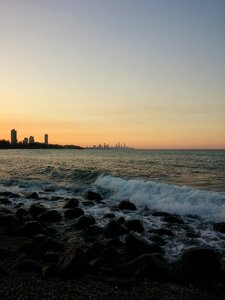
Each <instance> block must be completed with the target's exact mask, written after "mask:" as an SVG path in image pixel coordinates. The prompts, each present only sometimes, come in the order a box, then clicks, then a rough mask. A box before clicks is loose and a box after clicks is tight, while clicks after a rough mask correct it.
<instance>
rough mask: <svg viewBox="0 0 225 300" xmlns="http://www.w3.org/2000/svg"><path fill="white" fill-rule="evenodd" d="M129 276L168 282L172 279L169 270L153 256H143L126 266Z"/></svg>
mask: <svg viewBox="0 0 225 300" xmlns="http://www.w3.org/2000/svg"><path fill="white" fill-rule="evenodd" d="M124 272H125V274H127V276H132V275H133V276H135V277H140V278H150V279H151V280H157V281H166V280H170V279H171V273H170V270H169V268H168V267H167V266H166V265H165V263H162V262H161V261H160V260H159V259H158V258H157V257H155V256H154V255H153V254H143V255H141V256H139V257H137V258H136V259H134V260H133V261H131V262H129V263H128V264H127V265H125V266H124Z"/></svg>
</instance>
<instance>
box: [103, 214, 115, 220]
mask: <svg viewBox="0 0 225 300" xmlns="http://www.w3.org/2000/svg"><path fill="white" fill-rule="evenodd" d="M104 218H105V219H113V218H115V214H113V213H108V214H105V215H104Z"/></svg>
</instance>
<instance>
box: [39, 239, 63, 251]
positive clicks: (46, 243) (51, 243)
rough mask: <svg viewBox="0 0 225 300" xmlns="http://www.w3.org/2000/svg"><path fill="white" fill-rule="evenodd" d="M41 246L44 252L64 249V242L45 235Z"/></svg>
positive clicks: (41, 240)
mask: <svg viewBox="0 0 225 300" xmlns="http://www.w3.org/2000/svg"><path fill="white" fill-rule="evenodd" d="M39 247H40V249H41V251H42V252H44V253H45V252H49V251H54V252H57V251H62V249H63V244H62V243H61V242H59V241H57V240H55V239H54V238H52V237H48V236H44V238H42V239H40V242H39Z"/></svg>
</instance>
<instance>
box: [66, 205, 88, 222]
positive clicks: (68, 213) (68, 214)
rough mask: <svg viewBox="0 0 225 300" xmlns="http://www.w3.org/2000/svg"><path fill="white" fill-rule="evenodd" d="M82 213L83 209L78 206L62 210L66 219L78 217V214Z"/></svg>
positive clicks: (81, 214)
mask: <svg viewBox="0 0 225 300" xmlns="http://www.w3.org/2000/svg"><path fill="white" fill-rule="evenodd" d="M83 215H84V211H83V209H82V208H80V207H76V208H72V209H67V210H66V211H65V212H64V217H65V218H66V219H73V218H78V217H80V216H83Z"/></svg>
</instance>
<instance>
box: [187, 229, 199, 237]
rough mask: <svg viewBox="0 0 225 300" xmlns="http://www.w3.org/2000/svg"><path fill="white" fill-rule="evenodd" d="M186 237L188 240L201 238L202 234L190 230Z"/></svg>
mask: <svg viewBox="0 0 225 300" xmlns="http://www.w3.org/2000/svg"><path fill="white" fill-rule="evenodd" d="M186 236H187V237H188V238H192V239H193V238H194V239H195V238H199V237H200V234H199V232H196V231H195V230H193V229H189V230H187V232H186Z"/></svg>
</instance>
